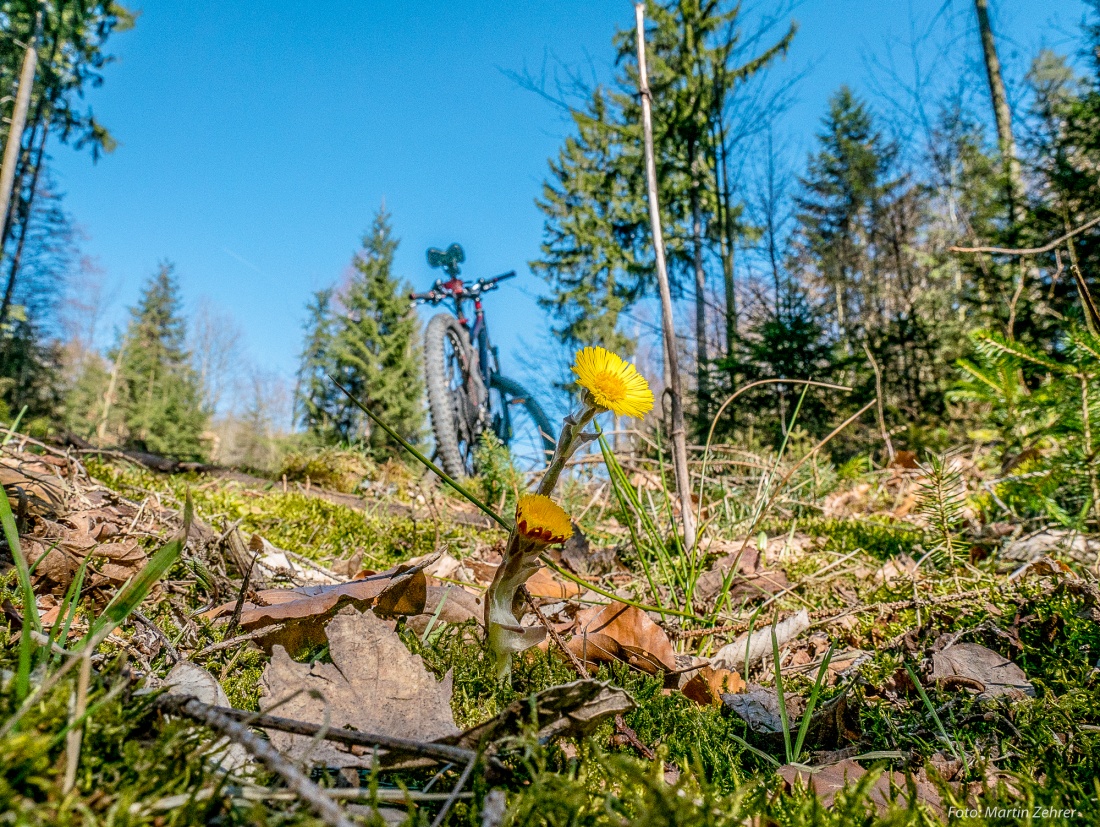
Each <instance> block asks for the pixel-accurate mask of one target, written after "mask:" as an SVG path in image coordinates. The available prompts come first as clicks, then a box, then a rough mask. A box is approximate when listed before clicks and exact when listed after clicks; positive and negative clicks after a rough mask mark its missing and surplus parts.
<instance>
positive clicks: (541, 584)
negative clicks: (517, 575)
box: [527, 569, 584, 600]
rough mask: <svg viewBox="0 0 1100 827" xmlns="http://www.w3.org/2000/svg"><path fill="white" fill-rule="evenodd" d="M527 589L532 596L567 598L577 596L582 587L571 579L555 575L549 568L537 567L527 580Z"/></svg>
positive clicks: (580, 592) (555, 598) (581, 591)
mask: <svg viewBox="0 0 1100 827" xmlns="http://www.w3.org/2000/svg"><path fill="white" fill-rule="evenodd" d="M527 591H529V592H531V595H532V596H533V597H550V598H553V599H554V600H568V599H569V598H571V597H579V596H580V595H581V594H582V593H583V592H584V589H583V588H582V587H581V586H580V584H578V583H574V582H573V581H572V580H566V579H564V578H561V577H558V576H556V575H555V574H554V573H553V572H551V571H550V570H549V569H539V570H538V571H536V572H535V573H534V574H533V575H531V577H530V578H528V580H527Z"/></svg>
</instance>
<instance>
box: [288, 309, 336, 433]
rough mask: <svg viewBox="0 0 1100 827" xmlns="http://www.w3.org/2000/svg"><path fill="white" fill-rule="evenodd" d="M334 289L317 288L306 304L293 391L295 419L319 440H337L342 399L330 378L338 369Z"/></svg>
mask: <svg viewBox="0 0 1100 827" xmlns="http://www.w3.org/2000/svg"><path fill="white" fill-rule="evenodd" d="M333 292H334V291H333V289H332V288H325V289H324V290H318V291H317V292H316V293H314V294H313V300H312V301H311V302H310V304H309V305H308V306H307V307H306V313H307V314H308V316H307V318H306V323H305V325H304V330H305V345H304V346H303V348H302V353H301V356H300V357H299V367H298V376H297V380H298V381H297V387H296V389H295V393H294V408H295V411H294V416H295V421H296V422H297V423H298V425H300V426H301V427H303V428H305V430H306V432H307V433H308V434H310V435H311V436H312V437H314V438H315V439H317V440H318V441H320V442H332V441H335V440H336V431H335V424H334V422H333V413H334V412H335V411H336V409H337V408H338V407H339V406H340V405H341V404H342V403H341V400H342V398H343V394H341V393H340V391H339V390H338V389H337V388H336V386H335V385H333V384H332V381H331V380H330V379H329V375H330V374H333V375H334V374H336V372H337V370H338V368H337V365H336V362H335V358H334V357H335V354H334V352H333V338H334V336H335V327H336V320H335V317H334V315H333V309H332V299H333Z"/></svg>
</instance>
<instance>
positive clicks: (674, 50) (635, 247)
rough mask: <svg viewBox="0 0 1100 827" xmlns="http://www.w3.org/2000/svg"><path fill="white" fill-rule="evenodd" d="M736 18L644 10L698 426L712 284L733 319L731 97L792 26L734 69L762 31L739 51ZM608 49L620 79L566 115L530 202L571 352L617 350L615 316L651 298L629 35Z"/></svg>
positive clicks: (656, 6) (714, 8)
mask: <svg viewBox="0 0 1100 827" xmlns="http://www.w3.org/2000/svg"><path fill="white" fill-rule="evenodd" d="M739 15H740V7H739V6H738V5H733V4H727V3H723V2H721V0H674V2H665V3H656V2H652V1H651V2H649V3H647V9H646V16H647V19H648V20H649V21H650V26H649V31H648V32H647V34H646V39H647V44H646V52H647V63H648V74H649V85H650V88H651V90H652V94H653V121H654V127H655V135H654V141H655V156H656V157H655V161H656V165H657V179H658V186H659V201H660V204H661V212H662V215H661V220H662V226H663V228H664V235H665V247H666V254H667V257H668V261H669V276H670V281H671V283H672V292H673V295H674V297H677V298H680V297H682V296H683V295H684V294H685V293H688V294H689V295H690V294H693V299H694V304H695V311H696V312H695V343H696V349H695V355H696V363H697V364H696V366H697V381H698V388H699V391H700V405H699V421H700V423H701V422H702V421H703V420H706V406H707V396H708V393H707V386H708V384H709V381H708V367H709V361H710V359H711V357H712V356H713V355H714V354H715V351H716V349H715V348H711V347H710V346H709V344H708V342H707V312H706V305H707V295H706V294H707V290H708V284H709V283H710V273H711V271H712V270H714V271H719V270H720V271H721V272H722V280H723V283H724V284H725V286H726V292H727V310H726V312H728V313H729V314H731V315H735V314H736V312H737V311H736V300H735V298H734V295H735V290H734V281H733V279H734V275H733V270H732V267H733V261H732V250H733V243H734V240H735V239H734V235H733V234H734V233H736V232H737V231H738V230H737V221H736V220H735V219H736V216H737V214H738V213H739V212H740V207H739V205H737V204H735V203H733V196H732V192H731V189H730V186H729V181H728V177H727V176H726V170H725V164H724V160H723V159H724V156H725V154H726V152H727V151H728V150H729V148H730V144H731V138H730V136H729V123H728V118H729V109H730V104H731V101H732V100H733V99H734V97H735V96H736V94H737V93H738V90H739V86H740V84H741V83H742V82H744V81H745V80H746V79H748V78H749V77H751V76H752V75H754V74H756V73H758V72H760V71H761V70H763V69H764V68H766V67H767V66H768V65H769V64H770V63H771V62H772V61H774V60H775V59H776V58H777V57H778V56H779V55H781V54H783V53H784V52H785V51H786V49H787V47H788V46H789V44H790V42H791V38H792V37H793V35H794V27H793V26H792V27H791V28H790V29H789V30H788V31H787V32H786V33H785V34H783V35H782V36H780V37H779V38H778V39H777V40H776V42H775V43H774V44H772V45H771V46H769V47H767V48H765V49H763V50H762V51H761V52H759V53H758V54H755V55H753V56H752V57H750V58H749V59H748V60H747V61H746V62H744V63H742V62H741V59H742V57H744V55H743V52H744V51H746V50H747V49H748V48H755V45H756V44H758V43H759V42H760V41H761V40H762V39H764V38H765V37H766V34H767V29H768V26H765V29H764V30H762V31H760V32H757V33H754V34H753V35H752V36H750V37H748V38H745V37H744V30H743V28H742V26H741V22H740V19H739ZM769 25H770V24H769ZM750 43H751V44H752V45H751V47H750V45H749V44H750ZM615 45H616V48H617V50H618V61H619V64H620V65H621V66H622V69H621V71H620V72H619V74H618V76H617V77H616V79H615V82H614V84H613V86H612V87H610V89H605V88H599V87H598V88H596V89H595V90H594V91H593V92H592V93H591V95H590V96H589V97H588V100H587V101H586V102H585V104H584V105H583V106H582V107H581V108H580V109H579V110H575V111H573V113H572V114H573V120H574V123H575V125H576V135H575V136H572V137H570V138H569V139H567V141H566V144H565V146H564V147H563V148H562V150H561V152H560V153H559V155H558V157H557V159H555V160H552V161H551V164H550V178H549V180H548V181H547V183H546V184H545V186H544V189H543V197H542V199H540V200H539V201H538V205H539V207H540V208H541V209H542V211H543V212H544V214H545V215H546V222H545V229H544V239H545V241H544V244H543V256H542V258H541V259H540V260H539V261H536V262H532V268H533V269H535V270H536V271H537V272H540V273H541V274H542V275H543V277H544V278H546V280H547V281H548V282H549V284H550V296H549V298H548V299H547V300H546V301H545V302H544V306H546V307H548V308H550V309H551V310H552V311H553V313H554V314H555V315H556V316H557V317H558V318H559V319H560V320H561V321H562V322H563V324H562V325H561V326H560V327H559V328H558V329H557V331H556V332H557V333H558V335H559V337H561V338H562V339H563V340H564V341H566V342H567V343H569V344H577V343H579V342H583V343H584V344H592V343H597V342H598V343H602V344H605V345H607V346H617V347H623V346H624V345H626V344H627V340H626V338H625V337H624V336H622V335H621V334H620V333H618V332H617V324H618V321H619V318H620V316H621V314H622V313H624V312H625V311H628V310H629V308H630V306H631V305H632V304H633V303H634V302H636V301H638V300H639V299H641V298H643V297H645V296H649V295H652V294H653V292H654V289H655V276H654V269H653V252H652V243H651V241H650V238H649V220H648V212H647V210H648V208H647V203H646V185H645V175H644V162H643V159H642V155H641V146H642V137H641V113H640V107H639V103H638V99H637V94H638V83H637V57H636V55H637V51H636V42H635V32H634V29H633V27H631V28H629V29H624V30H622V31H620V32H618V33H617V34H616V35H615ZM715 248H717V254H716V252H715ZM729 327H730V329H735V327H736V324H735V321H734V320H731V323H730V325H729Z"/></svg>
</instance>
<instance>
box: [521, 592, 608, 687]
mask: <svg viewBox="0 0 1100 827" xmlns="http://www.w3.org/2000/svg"><path fill="white" fill-rule="evenodd" d="M519 588H520V591H521V592H522V594H523V597H524V599H525V600H526V601H527V605H528V606H530V607H531V611H532V612H534V613H535V617H537V618H538V619H539V622H540V623H541V624H542V625H543V626H544V627H545V628H546V632H547V634H549V635H550V639H551V640H553V641H554V643H555V644H556V645H557V647H558V648H559V649H561V651H562V653H563V654H564V655H565V656H566V657H567V658H569V662H570V663H571V664H573V668H574V669H576V670H577V674H578V675H580V676H581V677H582V678H590V677H592V676H591V675H589V674H588V670H587V669H585V668H584V664H583V663H581V661H580V659H579V658H578V657H577V656H576V655H575V654H573V650H571V649H570V648H569V647H568V646H566V645H565V641H564V640H562V637H561V635H559V634H558V630H557V629H555V628H554V627H553V626H552V625H551V624H550V621H549V620H547V619H546V615H544V614H543V613H542V609H540V608H539V606H538V604H537V603H536V602H535V598H533V597H532V596H531V592H529V591H528V590H527V586H520V587H519Z"/></svg>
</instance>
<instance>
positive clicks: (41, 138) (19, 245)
mask: <svg viewBox="0 0 1100 827" xmlns="http://www.w3.org/2000/svg"><path fill="white" fill-rule="evenodd" d="M35 128H36V129H37V128H38V126H37V125H36V126H35ZM49 133H50V130H49V126H48V124H47V123H43V124H42V132H41V133H40V134H39V135H37V136H32V140H33V139H35V138H37V141H38V146H37V148H36V149H35V160H34V162H33V166H32V167H31V168H32V169H33V170H34V171H33V172H32V173H31V186H30V191H29V193H28V195H27V198H26V200H25V201H24V202H23V204H22V209H21V210H20V212H21V213H22V215H21V219H22V220H21V221H20V224H19V240H18V241H17V242H16V244H15V251H14V252H13V253H12V256H11V267H10V268H9V269H8V283H7V286H6V287H5V288H4V298H3V300H2V301H0V326H2V325H3V324H4V322H5V321H7V318H8V311H9V310H10V309H11V303H12V299H13V298H14V296H15V282H16V280H17V279H18V277H19V268H20V266H21V264H22V261H23V247H24V246H25V244H26V242H27V228H28V226H29V225H30V222H31V210H32V209H34V198H35V194H36V192H37V190H38V175H39V173H40V172H41V171H42V156H43V155H44V154H45V152H46V137H47V136H48V135H49Z"/></svg>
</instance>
